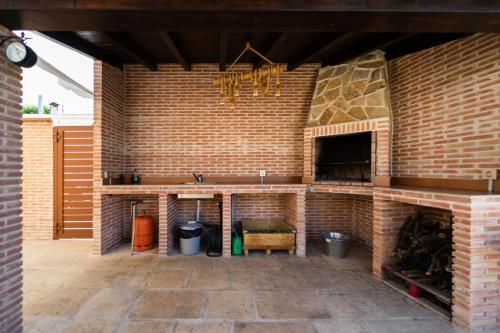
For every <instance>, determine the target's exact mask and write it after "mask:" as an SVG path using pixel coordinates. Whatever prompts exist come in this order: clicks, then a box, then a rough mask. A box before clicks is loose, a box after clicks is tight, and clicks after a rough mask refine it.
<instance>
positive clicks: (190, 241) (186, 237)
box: [178, 222, 203, 256]
mask: <svg viewBox="0 0 500 333" xmlns="http://www.w3.org/2000/svg"><path fill="white" fill-rule="evenodd" d="M202 230H203V227H202V225H201V224H200V223H197V222H187V223H183V224H181V225H180V226H179V227H178V232H179V238H180V240H181V253H182V254H185V255H189V256H191V255H194V254H198V253H199V252H200V240H201V232H202Z"/></svg>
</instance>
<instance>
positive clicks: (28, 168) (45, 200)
mask: <svg viewBox="0 0 500 333" xmlns="http://www.w3.org/2000/svg"><path fill="white" fill-rule="evenodd" d="M22 130H23V141H22V143H23V177H22V179H23V199H22V208H23V213H22V216H23V239H44V240H47V239H52V238H53V227H54V200H52V198H53V196H54V144H53V127H52V120H51V118H50V116H44V117H43V118H26V117H25V118H23V123H22Z"/></svg>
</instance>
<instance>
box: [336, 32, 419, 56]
mask: <svg viewBox="0 0 500 333" xmlns="http://www.w3.org/2000/svg"><path fill="white" fill-rule="evenodd" d="M416 35H417V34H416V33H407V34H402V35H401V36H399V37H397V38H392V39H390V40H388V41H386V42H384V43H381V44H379V45H377V46H375V47H372V48H369V49H367V50H364V51H362V52H357V53H355V54H354V55H349V56H346V57H342V58H340V59H338V60H337V61H336V63H342V62H348V61H350V60H352V59H355V58H357V57H360V56H362V55H364V54H367V53H370V52H373V51H376V50H381V51H386V50H387V49H388V48H390V47H391V46H394V45H397V44H398V43H400V42H402V41H404V40H407V39H410V38H412V37H414V36H416Z"/></svg>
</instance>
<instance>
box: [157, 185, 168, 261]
mask: <svg viewBox="0 0 500 333" xmlns="http://www.w3.org/2000/svg"><path fill="white" fill-rule="evenodd" d="M169 199H170V198H169V196H167V194H165V193H160V194H159V195H158V254H159V255H160V256H165V255H168V246H167V244H168V218H167V216H168V201H169Z"/></svg>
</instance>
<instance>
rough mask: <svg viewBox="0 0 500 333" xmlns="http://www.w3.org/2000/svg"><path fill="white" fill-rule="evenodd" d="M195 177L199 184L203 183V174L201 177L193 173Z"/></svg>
mask: <svg viewBox="0 0 500 333" xmlns="http://www.w3.org/2000/svg"><path fill="white" fill-rule="evenodd" d="M193 177H194V179H196V182H197V183H200V184H201V183H203V175H202V174H199V175H196V173H194V172H193Z"/></svg>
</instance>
